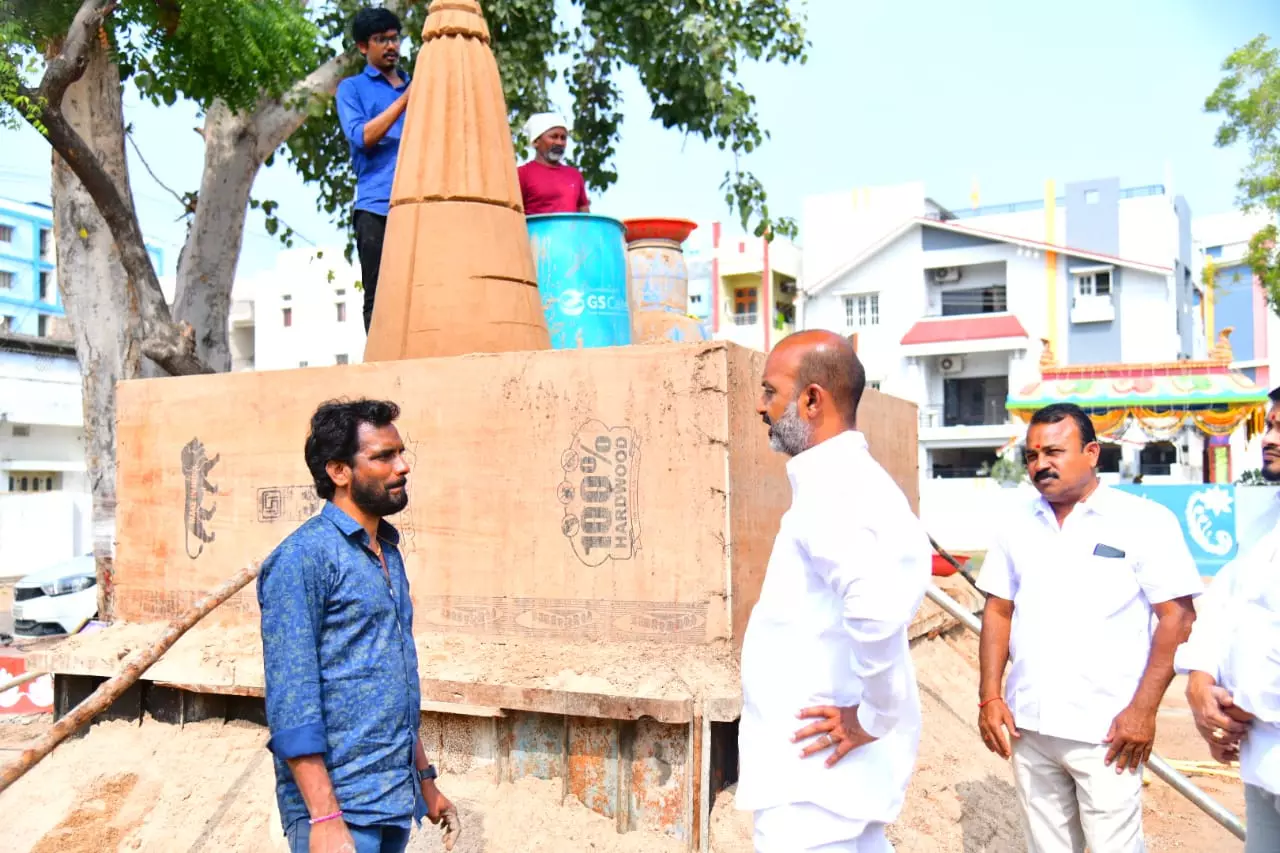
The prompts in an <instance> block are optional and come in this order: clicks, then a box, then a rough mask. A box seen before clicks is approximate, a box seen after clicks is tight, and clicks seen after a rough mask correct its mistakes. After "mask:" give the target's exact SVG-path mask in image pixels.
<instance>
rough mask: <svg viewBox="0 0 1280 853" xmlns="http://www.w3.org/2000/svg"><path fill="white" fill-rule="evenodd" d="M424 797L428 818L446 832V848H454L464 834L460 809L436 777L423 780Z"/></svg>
mask: <svg viewBox="0 0 1280 853" xmlns="http://www.w3.org/2000/svg"><path fill="white" fill-rule="evenodd" d="M422 798H423V799H424V800H426V803H427V819H428V820H430V821H431V822H432V823H433V824H436V825H437V826H440V825H441V824H443V826H441V829H442V830H443V832H444V849H445V850H452V849H453V846H454V845H455V844H457V843H458V837H459V836H460V835H462V822H461V821H459V820H458V809H457V808H456V807H455V806H454V805H453V803H452V802H451V801H450V800H449V798H448V797H446V796H445V795H444V794H442V793H440V789H439V788H437V787H436V783H435V780H434V779H423V780H422Z"/></svg>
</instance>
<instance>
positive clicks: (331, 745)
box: [258, 400, 460, 853]
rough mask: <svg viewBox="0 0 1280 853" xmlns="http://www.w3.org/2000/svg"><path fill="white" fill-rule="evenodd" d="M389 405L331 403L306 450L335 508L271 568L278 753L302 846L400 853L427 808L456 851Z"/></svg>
mask: <svg viewBox="0 0 1280 853" xmlns="http://www.w3.org/2000/svg"><path fill="white" fill-rule="evenodd" d="M399 414H400V410H399V407H398V406H396V404H395V403H391V402H384V401H378V400H358V401H356V402H329V403H325V404H324V405H322V406H320V408H319V409H317V410H316V413H315V415H313V416H312V418H311V432H310V434H309V435H308V436H307V441H306V447H305V455H306V460H307V468H308V469H310V471H311V476H312V479H313V480H314V481H315V488H316V493H317V494H318V495H319V496H320V497H321V498H324V499H325V501H326V503H325V507H324V510H323V511H322V512H321V513H320V514H319V515H317V516H315V517H313V518H311V519H310V520H309V521H307V522H306V523H304V524H303V525H302V526H301V527H299V528H298V529H297V530H295V531H294V532H293V533H292V534H290V535H289V537H288V538H287V539H285V540H284V542H282V543H280V545H279V547H277V548H276V550H275V551H273V552H272V553H271V555H270V556H269V557H268V558H267V559H266V561H265V562H264V563H263V564H262V572H261V574H260V576H259V578H258V604H259V605H260V606H261V608H262V651H263V657H264V662H265V666H266V700H267V724H268V726H269V727H270V730H271V739H270V740H269V741H268V742H267V748H268V749H270V750H271V753H272V755H273V757H274V763H275V771H276V799H277V802H278V804H279V807H280V818H281V821H282V822H283V824H284V831H285V835H286V836H287V837H288V839H289V849H290V851H291V853H400V851H403V850H404V849H405V848H406V846H407V845H408V843H409V832H410V829H411V825H412V823H413V822H414V821H415V820H416V821H417V823H418V824H419V825H421V821H422V817H423V815H426V816H427V817H428V818H429V819H430V820H431V822H432V823H434V824H441V823H443V825H444V826H443V828H444V832H445V849H446V850H451V849H453V845H454V843H455V842H456V840H457V837H458V834H459V832H460V825H459V823H458V815H457V810H456V809H455V808H454V806H453V804H452V803H451V802H449V800H448V798H446V797H445V796H444V795H443V794H441V793H440V791H439V790H438V789H437V788H436V783H435V777H436V773H435V769H434V768H433V767H432V766H431V765H430V764H429V763H428V762H427V757H426V754H425V753H424V752H423V749H422V744H421V742H420V741H419V739H418V722H419V712H420V699H421V696H420V687H419V683H418V655H417V650H416V649H415V647H414V643H413V603H412V602H411V601H410V599H409V582H408V578H407V577H406V576H405V570H404V561H403V560H402V559H401V556H400V550H399V548H398V544H397V543H398V542H399V539H400V536H399V533H397V531H396V529H395V528H394V527H392V526H391V525H390V524H388V523H387V522H386V521H385V520H384V517H385V516H389V515H395V514H396V513H398V512H400V511H401V510H402V509H404V508H405V505H406V504H407V503H408V501H409V496H408V492H407V491H406V486H407V483H408V477H409V465H408V464H407V463H406V461H405V458H404V443H403V442H402V441H401V440H400V433H399V431H398V430H397V429H396V428H395V426H394V423H393V422H394V421H395V420H396V418H397V417H398V416H399Z"/></svg>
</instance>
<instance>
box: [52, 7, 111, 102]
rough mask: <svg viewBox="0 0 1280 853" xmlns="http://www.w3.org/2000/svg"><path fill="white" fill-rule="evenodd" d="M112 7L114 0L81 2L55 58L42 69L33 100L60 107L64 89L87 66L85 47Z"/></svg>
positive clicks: (74, 80)
mask: <svg viewBox="0 0 1280 853" xmlns="http://www.w3.org/2000/svg"><path fill="white" fill-rule="evenodd" d="M115 6H116V0H84V2H83V3H81V4H80V9H79V10H78V11H77V12H76V16H75V18H73V19H72V20H71V27H70V28H69V29H68V30H67V37H66V38H65V39H63V41H62V47H61V49H60V50H59V51H58V55H57V56H55V57H53V58H52V59H50V60H49V61H48V63H47V64H46V65H45V71H44V78H43V79H42V80H41V81H40V88H39V89H38V90H37V91H36V96H37V97H39V98H41V99H43V100H44V101H45V102H46V103H48V104H57V105H61V104H62V96H63V95H65V94H66V93H67V87H69V86H70V85H71V84H72V83H74V82H76V81H77V80H79V79H80V78H81V77H82V76H83V75H84V69H85V68H86V67H87V66H88V65H89V47H90V45H91V44H92V43H93V40H94V39H96V38H97V37H98V31H99V30H100V29H101V28H102V22H103V21H104V20H106V17H107V15H109V14H111V10H112V9H114V8H115Z"/></svg>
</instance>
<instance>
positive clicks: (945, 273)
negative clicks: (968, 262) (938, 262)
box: [930, 267, 960, 284]
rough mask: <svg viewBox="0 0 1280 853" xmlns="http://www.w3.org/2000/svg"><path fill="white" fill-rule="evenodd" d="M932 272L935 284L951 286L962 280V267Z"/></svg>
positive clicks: (943, 268) (940, 268)
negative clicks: (952, 283)
mask: <svg viewBox="0 0 1280 853" xmlns="http://www.w3.org/2000/svg"><path fill="white" fill-rule="evenodd" d="M930 272H931V273H932V274H933V283H934V284H949V283H951V282H953V281H959V280H960V267H939V268H938V269H936V270H930Z"/></svg>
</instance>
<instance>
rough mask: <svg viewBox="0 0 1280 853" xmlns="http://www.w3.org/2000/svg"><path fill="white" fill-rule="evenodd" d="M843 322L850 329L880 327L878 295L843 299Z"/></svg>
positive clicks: (872, 294)
mask: <svg viewBox="0 0 1280 853" xmlns="http://www.w3.org/2000/svg"><path fill="white" fill-rule="evenodd" d="M844 322H845V325H846V326H848V327H849V328H851V329H855V328H857V329H861V328H865V327H867V326H878V325H880V294H878V293H864V294H862V295H861V296H846V297H845V298H844Z"/></svg>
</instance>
